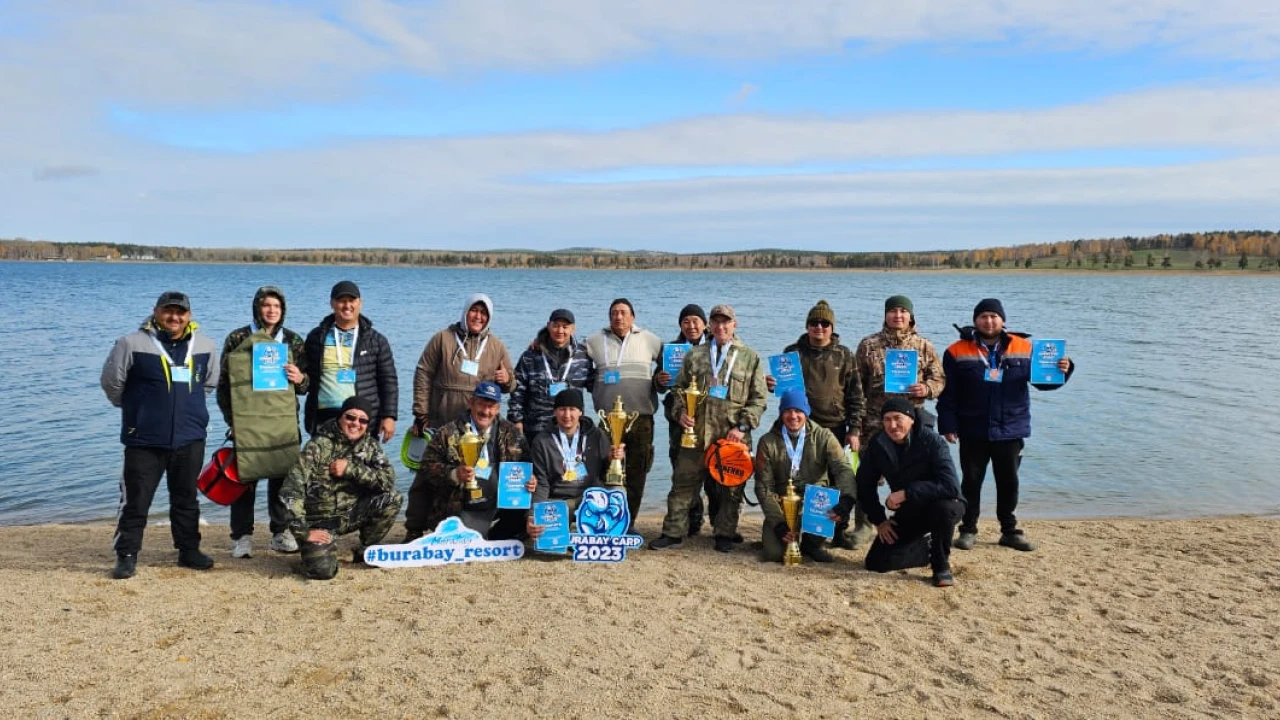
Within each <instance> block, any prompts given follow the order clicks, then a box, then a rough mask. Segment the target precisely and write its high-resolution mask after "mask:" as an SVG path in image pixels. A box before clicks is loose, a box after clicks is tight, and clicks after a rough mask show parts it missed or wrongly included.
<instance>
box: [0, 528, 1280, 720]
mask: <svg viewBox="0 0 1280 720" xmlns="http://www.w3.org/2000/svg"><path fill="white" fill-rule="evenodd" d="M657 525H658V519H657V518H654V517H647V518H644V519H643V521H642V522H641V523H640V524H639V527H640V529H641V531H643V532H644V533H645V535H646V536H647V537H652V536H653V535H654V534H655V533H656V530H657ZM1026 527H1027V531H1028V534H1029V535H1030V536H1031V537H1032V538H1033V539H1034V540H1035V541H1036V542H1037V543H1038V544H1039V550H1038V551H1037V552H1034V553H1018V552H1015V551H1012V550H1008V549H1005V548H1000V547H997V546H996V545H995V544H994V541H995V537H996V532H995V528H994V526H993V525H990V524H988V525H984V526H983V528H982V533H983V534H982V535H981V536H980V543H979V545H978V547H977V548H975V549H974V550H972V551H969V552H962V551H956V552H955V553H954V555H953V565H954V567H955V570H956V578H957V583H958V584H957V586H956V587H954V588H951V589H935V588H933V587H931V586H930V585H929V584H928V583H927V582H925V580H926V579H927V571H925V570H915V571H910V572H902V573H892V574H888V575H875V574H872V573H868V572H866V571H865V570H863V569H862V568H861V559H862V554H861V553H860V552H848V551H837V556H838V561H837V562H836V563H835V564H833V565H814V564H809V565H806V566H805V567H802V568H798V569H784V568H782V567H780V566H777V565H765V564H761V563H759V562H758V561H757V560H756V554H755V552H754V551H753V550H751V547H750V543H751V541H752V540H754V539H756V538H758V529H757V528H755V527H744V530H745V531H746V533H745V534H747V536H748V537H747V540H748V542H747V544H746V545H744V546H743V547H742V548H740V549H739V550H738V551H737V552H735V553H733V554H731V555H721V554H718V553H715V552H713V551H712V549H711V541H710V539H709V538H707V537H705V536H704V537H701V538H697V539H694V540H692V541H689V542H686V543H685V547H684V549H683V550H682V551H678V552H663V553H656V552H652V551H637V552H635V553H634V554H633V555H632V557H631V558H630V559H628V560H627V561H626V563H625V564H624V565H622V566H619V567H609V566H587V565H575V564H573V563H572V562H569V561H567V560H550V561H548V560H533V559H525V560H521V561H517V562H510V563H490V564H483V565H466V566H451V567H444V568H423V569H410V570H379V569H372V568H365V567H363V566H359V567H357V566H353V565H350V564H348V563H344V564H343V566H342V569H341V572H340V573H339V575H338V577H337V578H336V579H335V580H333V581H330V582H309V581H305V580H303V579H302V578H301V577H300V576H298V575H297V574H295V571H294V570H295V568H296V565H297V556H285V555H276V554H273V553H270V552H268V551H266V549H265V545H266V540H267V538H266V537H265V536H264V533H265V530H264V529H263V528H259V532H258V537H257V541H258V546H259V550H258V552H257V553H256V555H255V557H253V558H252V559H249V560H232V559H231V557H230V554H229V542H228V541H227V540H226V534H225V532H226V528H225V527H217V526H214V527H208V528H206V529H205V534H204V536H205V543H204V547H205V550H206V551H208V552H210V553H211V554H212V555H213V556H214V557H215V559H216V560H217V562H218V566H217V567H216V568H215V569H214V570H212V571H210V572H206V573H197V572H194V571H190V570H186V569H182V568H179V567H177V566H176V565H175V563H174V560H175V558H176V552H175V551H174V550H173V549H172V548H171V542H170V538H169V533H168V528H164V527H150V528H148V530H147V537H146V544H145V548H144V551H143V554H142V555H141V557H140V567H139V573H138V576H137V577H135V578H133V579H131V580H127V581H113V580H111V579H109V578H108V577H107V573H108V572H109V570H110V568H111V565H112V562H113V559H114V558H113V555H112V553H111V551H110V542H111V535H112V528H111V527H109V526H105V525H89V526H85V525H59V526H55V525H46V526H31V527H5V528H0V587H3V591H2V592H0V609H2V612H0V624H2V626H3V636H4V638H5V643H4V652H3V660H4V662H3V663H0V688H3V690H2V691H0V712H2V713H3V715H4V716H5V717H90V716H94V717H144V718H160V717H193V718H223V717H227V718H241V717H244V718H248V717H267V716H270V717H277V718H293V717H299V718H300V717H310V716H316V715H320V714H322V715H327V716H337V717H342V716H351V717H458V718H469V717H494V718H506V717H535V716H541V717H717V718H718V717H774V718H780V717H813V718H819V717H830V718H835V717H850V716H854V715H859V716H867V715H869V714H874V715H878V716H881V717H943V716H948V717H1205V716H1209V717H1241V716H1248V717H1275V716H1276V715H1277V713H1280V648H1278V645H1277V637H1278V635H1280V552H1278V551H1277V540H1280V521H1277V520H1275V519H1267V518H1256V517H1231V518H1216V519H1214V518H1209V519H1196V520H1134V519H1124V520H1087V521H1080V520H1072V521H1039V522H1031V523H1028V524H1027V526H1026ZM398 536H399V529H397V530H396V531H393V535H392V539H398ZM348 541H349V542H350V541H351V539H350V538H348Z"/></svg>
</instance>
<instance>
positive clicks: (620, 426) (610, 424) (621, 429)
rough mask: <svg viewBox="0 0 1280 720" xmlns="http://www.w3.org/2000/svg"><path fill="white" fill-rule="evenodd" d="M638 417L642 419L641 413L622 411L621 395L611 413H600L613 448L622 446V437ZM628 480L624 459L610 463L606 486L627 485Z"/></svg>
mask: <svg viewBox="0 0 1280 720" xmlns="http://www.w3.org/2000/svg"><path fill="white" fill-rule="evenodd" d="M638 417H640V413H638V412H635V411H632V412H630V413H628V412H627V411H626V410H623V409H622V396H621V395H619V396H618V397H615V398H614V399H613V409H612V410H610V411H609V412H604V411H603V410H601V411H600V422H602V423H604V426H605V427H607V428H609V439H610V440H611V441H612V444H613V447H615V448H616V447H618V446H619V445H621V444H622V436H623V435H626V434H627V431H628V430H630V429H631V425H632V423H634V422H635V421H636V418H638ZM626 480H627V478H626V471H625V470H624V469H623V467H622V458H614V460H613V462H611V463H609V472H607V473H605V476H604V484H605V486H606V487H607V486H611V485H625V484H626Z"/></svg>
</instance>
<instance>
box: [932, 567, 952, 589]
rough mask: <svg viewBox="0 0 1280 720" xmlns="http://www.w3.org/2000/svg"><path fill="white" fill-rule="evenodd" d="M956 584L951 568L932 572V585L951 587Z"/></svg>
mask: <svg viewBox="0 0 1280 720" xmlns="http://www.w3.org/2000/svg"><path fill="white" fill-rule="evenodd" d="M955 584H956V579H955V576H953V575H952V574H951V569H950V568H948V569H946V570H937V571H935V572H934V573H933V586H934V587H951V586H952V585H955Z"/></svg>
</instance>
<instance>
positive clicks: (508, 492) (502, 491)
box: [498, 462, 533, 510]
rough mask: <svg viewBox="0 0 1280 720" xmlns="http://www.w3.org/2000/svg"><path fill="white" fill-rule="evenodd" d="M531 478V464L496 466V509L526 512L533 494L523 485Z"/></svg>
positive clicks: (507, 463)
mask: <svg viewBox="0 0 1280 720" xmlns="http://www.w3.org/2000/svg"><path fill="white" fill-rule="evenodd" d="M531 477H533V463H527V462H504V463H500V464H499V465H498V507H499V508H501V509H503V510H528V509H529V504H530V503H531V502H533V493H531V492H529V491H528V490H526V489H525V487H524V485H525V483H527V482H529V478H531Z"/></svg>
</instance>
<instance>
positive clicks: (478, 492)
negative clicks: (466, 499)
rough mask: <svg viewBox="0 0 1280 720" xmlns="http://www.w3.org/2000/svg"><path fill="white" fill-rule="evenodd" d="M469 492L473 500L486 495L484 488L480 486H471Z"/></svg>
mask: <svg viewBox="0 0 1280 720" xmlns="http://www.w3.org/2000/svg"><path fill="white" fill-rule="evenodd" d="M468 493H469V494H470V495H471V499H472V500H479V499H480V498H483V497H484V490H482V489H480V488H470V489H469V490H468Z"/></svg>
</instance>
